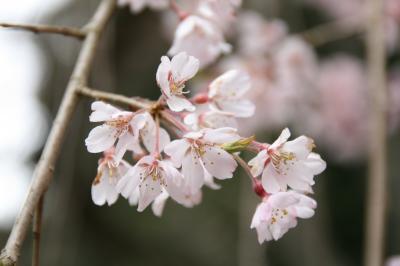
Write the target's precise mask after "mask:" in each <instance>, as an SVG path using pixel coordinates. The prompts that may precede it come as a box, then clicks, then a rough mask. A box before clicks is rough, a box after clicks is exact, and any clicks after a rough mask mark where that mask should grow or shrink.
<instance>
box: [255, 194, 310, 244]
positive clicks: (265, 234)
mask: <svg viewBox="0 0 400 266" xmlns="http://www.w3.org/2000/svg"><path fill="white" fill-rule="evenodd" d="M316 207H317V203H316V202H315V200H313V199H311V198H310V197H308V196H305V195H303V194H300V193H298V192H295V191H287V192H278V193H276V194H272V195H270V196H266V197H264V198H263V200H262V202H261V203H260V204H259V205H258V207H257V209H256V211H255V213H254V216H253V219H252V221H251V226H250V228H252V229H253V228H255V229H256V230H257V235H258V242H259V243H260V244H262V243H263V242H264V241H270V240H272V239H274V240H278V239H280V238H281V237H282V236H283V235H284V234H285V233H286V232H287V231H288V230H289V229H291V228H293V227H295V226H296V225H297V218H298V217H299V218H302V219H307V218H310V217H312V216H313V215H314V209H315V208H316Z"/></svg>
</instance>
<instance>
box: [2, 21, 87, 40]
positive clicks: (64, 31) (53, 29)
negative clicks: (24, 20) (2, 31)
mask: <svg viewBox="0 0 400 266" xmlns="http://www.w3.org/2000/svg"><path fill="white" fill-rule="evenodd" d="M0 27H4V28H12V29H16V30H25V31H30V32H33V33H53V34H60V35H64V36H69V37H75V38H77V39H84V38H85V36H86V32H85V31H83V30H81V29H79V28H73V27H62V26H50V25H37V24H36V25H35V24H19V23H0Z"/></svg>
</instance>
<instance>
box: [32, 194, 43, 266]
mask: <svg viewBox="0 0 400 266" xmlns="http://www.w3.org/2000/svg"><path fill="white" fill-rule="evenodd" d="M43 202H44V195H42V196H41V197H40V200H39V203H38V205H37V208H36V211H35V219H34V221H33V230H32V232H33V252H32V266H39V257H40V238H41V235H40V234H41V229H42V215H43Z"/></svg>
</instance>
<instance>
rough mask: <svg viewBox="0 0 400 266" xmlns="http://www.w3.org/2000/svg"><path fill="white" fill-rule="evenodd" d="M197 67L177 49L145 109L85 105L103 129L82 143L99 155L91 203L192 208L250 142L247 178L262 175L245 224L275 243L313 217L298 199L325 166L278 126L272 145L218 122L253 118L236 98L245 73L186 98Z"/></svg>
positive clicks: (306, 143)
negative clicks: (169, 201)
mask: <svg viewBox="0 0 400 266" xmlns="http://www.w3.org/2000/svg"><path fill="white" fill-rule="evenodd" d="M198 67H199V62H198V60H197V59H196V58H194V57H192V56H189V55H187V54H186V53H184V52H182V53H179V54H178V55H176V56H174V57H173V58H172V59H169V58H168V57H166V56H163V57H162V58H161V64H160V65H159V67H158V70H157V74H156V80H157V83H158V85H159V87H160V89H161V97H160V99H159V100H158V101H157V102H156V103H154V104H153V105H151V106H150V107H149V108H148V109H140V110H137V111H135V112H132V111H124V110H121V109H118V108H116V107H114V106H112V105H110V104H107V103H104V102H101V101H97V102H94V103H93V104H92V111H93V112H92V114H91V115H90V121H91V122H101V123H102V124H101V125H99V126H97V127H95V128H93V129H92V130H91V131H90V133H89V136H88V137H87V139H86V141H85V143H86V146H87V149H88V151H89V152H92V153H99V152H103V154H104V155H103V157H102V158H101V159H100V161H99V168H98V174H97V176H96V178H95V180H94V181H93V185H92V198H93V201H94V203H95V204H98V205H103V204H105V203H107V204H108V205H111V204H113V203H115V201H116V200H117V198H118V195H122V196H123V197H125V198H127V199H128V201H129V203H130V204H132V205H138V208H137V209H138V211H143V210H144V209H146V208H147V207H148V206H149V205H150V204H151V203H152V209H153V211H154V213H155V214H156V215H158V216H160V215H161V214H162V211H163V208H164V204H165V202H166V200H167V199H168V198H172V199H173V200H175V201H176V202H177V203H179V204H182V205H183V206H186V207H193V206H194V205H196V204H199V203H200V201H201V197H202V188H203V186H208V187H210V188H212V189H218V188H219V185H217V184H216V183H215V182H214V178H216V179H219V180H224V179H229V178H232V177H233V173H234V172H235V170H236V168H237V162H236V160H235V157H234V156H233V155H232V153H231V152H236V151H237V150H238V149H239V150H245V149H246V148H247V147H248V146H249V145H253V146H255V147H256V150H257V151H258V154H257V155H256V156H255V157H254V158H253V159H252V160H251V161H249V163H248V164H249V167H250V168H251V172H252V174H253V176H252V178H253V179H254V180H258V178H257V177H258V176H261V184H262V185H261V187H260V188H257V191H258V194H259V195H260V196H261V197H262V203H261V204H260V206H259V207H258V208H257V211H256V213H255V216H254V219H253V222H252V227H255V228H257V231H258V235H259V239H260V242H262V240H270V239H272V238H271V236H272V237H273V238H274V239H278V238H280V237H281V236H282V235H283V234H284V233H285V232H286V231H287V230H288V229H289V228H291V227H293V226H294V225H295V221H296V217H301V218H307V217H310V216H312V214H313V209H314V208H315V207H316V203H315V201H314V200H312V199H311V198H309V197H308V196H306V195H305V194H308V193H312V188H311V186H312V185H313V184H314V180H313V179H314V176H315V175H317V174H319V173H321V172H322V171H323V170H324V169H325V162H324V161H323V160H322V159H321V158H320V157H319V155H317V154H316V153H313V152H311V151H312V149H313V147H314V144H313V141H312V140H311V139H309V138H307V137H305V136H301V137H299V138H297V139H295V140H293V141H287V140H288V138H289V136H290V133H289V130H288V129H285V130H283V132H282V135H281V136H280V137H279V138H278V140H277V141H275V142H274V143H273V144H271V145H269V144H265V143H264V144H262V143H258V142H255V141H253V139H252V138H244V137H241V136H240V135H239V134H238V132H237V129H236V128H234V127H231V126H230V125H228V124H230V121H229V119H222V117H224V116H227V117H230V118H232V119H234V118H235V117H248V116H251V115H252V114H253V113H254V106H253V104H252V103H251V102H250V101H248V100H246V99H243V98H244V97H245V94H246V91H247V90H248V89H249V87H250V83H249V82H250V81H249V77H248V76H247V74H246V73H244V72H240V71H236V70H230V71H228V72H226V73H224V74H222V75H221V76H219V77H217V78H216V79H215V80H214V81H212V82H211V83H210V85H209V87H208V92H207V93H203V92H202V93H200V94H197V95H195V96H194V97H193V98H192V99H189V98H187V97H186V93H188V92H189V91H187V90H185V87H186V82H187V81H188V80H189V79H190V78H192V77H193V76H194V75H195V74H196V72H197V70H198ZM196 102H201V104H196ZM199 105H200V108H199ZM204 105H208V108H209V109H206V108H205V107H204ZM197 109H200V110H197ZM212 115H214V119H210V116H212ZM189 116H195V117H196V119H193V118H191V119H187V118H188V117H189ZM217 116H220V117H221V119H217V118H216V117H217ZM161 118H164V119H165V120H166V121H168V122H169V123H171V125H172V128H173V130H175V131H174V134H175V135H177V136H178V138H177V139H175V140H172V141H171V137H170V135H169V133H168V132H167V130H165V129H164V128H163V127H162V126H161V125H160V119H161ZM187 120H190V123H189V125H186V124H185V122H188V121H187ZM232 147H235V148H232ZM127 152H129V153H132V156H131V157H132V158H133V159H135V161H136V163H135V164H134V165H133V166H131V165H130V164H129V163H128V162H127V160H124V155H125V154H126V153H127ZM125 157H126V156H125ZM288 188H290V189H291V190H288ZM260 189H261V190H262V191H264V193H261V194H260V193H259V191H260ZM278 212H279V215H278V214H277V213H278Z"/></svg>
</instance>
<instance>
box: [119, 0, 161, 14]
mask: <svg viewBox="0 0 400 266" xmlns="http://www.w3.org/2000/svg"><path fill="white" fill-rule="evenodd" d="M118 5H119V6H126V5H128V6H129V8H130V9H131V11H132V12H133V13H137V12H140V11H142V10H143V9H144V8H145V7H146V6H148V7H150V8H152V9H164V8H166V7H168V5H169V0H118Z"/></svg>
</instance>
